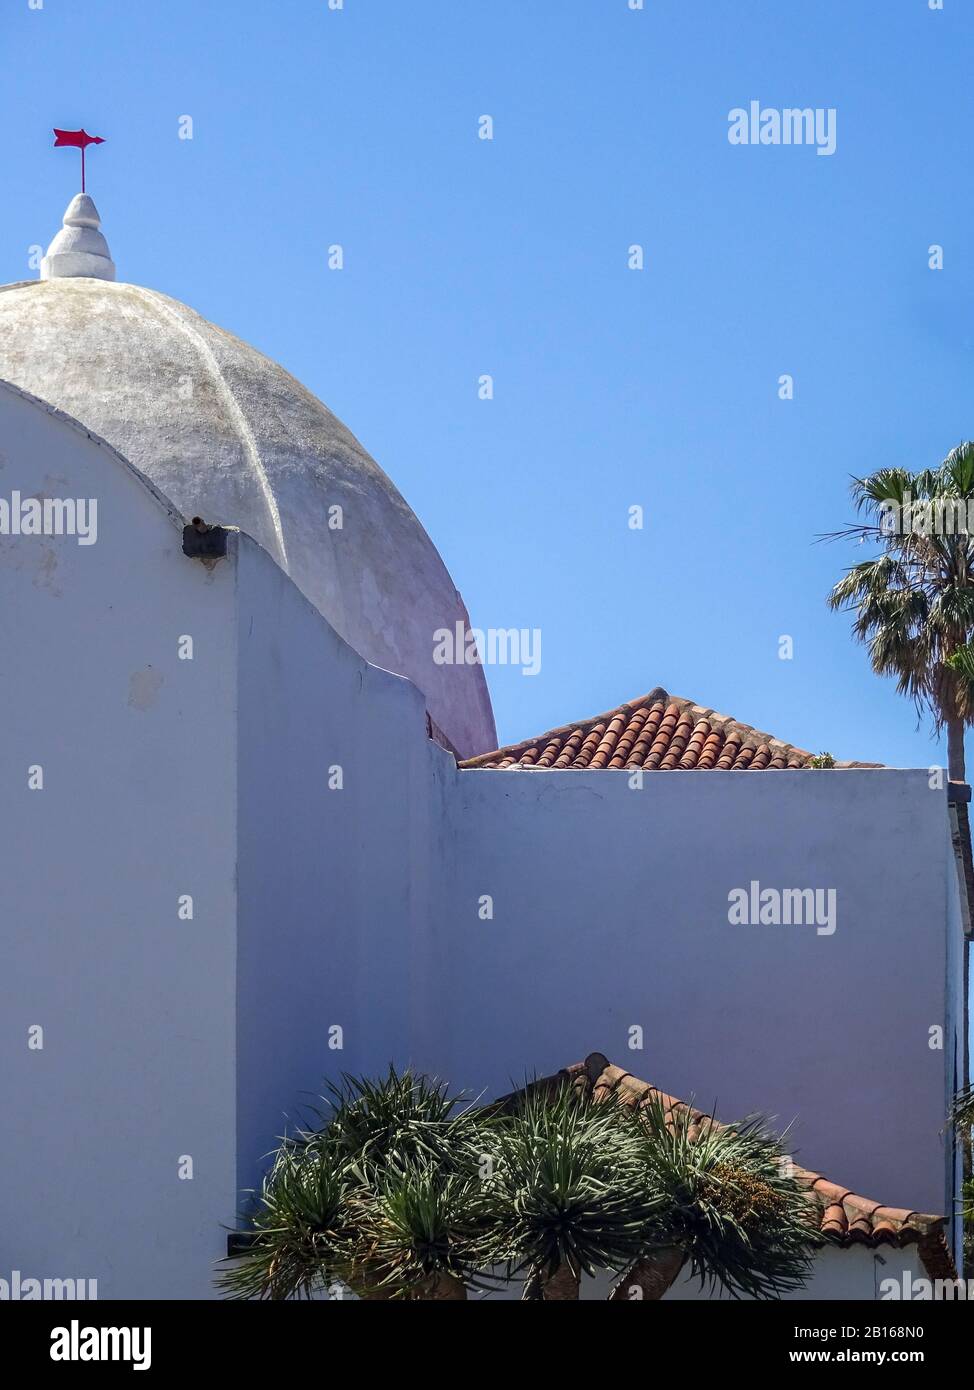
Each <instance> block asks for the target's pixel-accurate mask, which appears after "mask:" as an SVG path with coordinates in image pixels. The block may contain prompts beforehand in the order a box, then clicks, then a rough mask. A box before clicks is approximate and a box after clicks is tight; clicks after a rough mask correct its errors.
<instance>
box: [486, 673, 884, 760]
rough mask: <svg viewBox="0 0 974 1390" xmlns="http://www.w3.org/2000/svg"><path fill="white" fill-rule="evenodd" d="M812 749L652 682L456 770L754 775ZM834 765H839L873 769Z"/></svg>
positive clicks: (808, 756) (808, 755)
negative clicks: (609, 705) (637, 693)
mask: <svg viewBox="0 0 974 1390" xmlns="http://www.w3.org/2000/svg"><path fill="white" fill-rule="evenodd" d="M813 757H814V754H812V753H809V752H807V751H806V750H805V749H804V748H795V747H794V746H793V745H792V744H790V743H782V741H781V739H777V738H773V737H772V735H771V734H764V733H761V732H760V731H759V730H757V729H754V728H752V727H751V725H750V724H741V723H740V722H739V721H738V720H736V719H732V718H731V717H730V716H729V715H726V714H717V713H716V711H714V710H712V709H705V708H704V707H703V706H702V705H695V704H693V702H692V701H690V700H683V699H681V698H680V697H679V696H677V695H669V694H667V692H666V691H665V690H663V689H662V687H660V686H657V687H656V689H655V690H651V691H650V692H649V694H648V695H643V696H641V697H640V698H639V699H638V700H632V701H630V702H629V703H628V704H625V705H619V707H618V708H617V709H611V710H608V711H607V712H606V713H605V714H597V715H594V716H593V717H592V718H591V719H585V720H583V721H582V722H581V723H579V724H565V725H563V726H562V727H561V728H560V729H550V730H549V731H548V733H546V734H539V735H538V737H537V738H530V739H525V740H524V741H523V742H522V743H513V744H509V745H508V746H507V747H506V748H498V749H496V750H495V751H494V752H492V753H481V754H480V755H479V756H478V757H476V758H467V759H466V760H465V761H464V762H461V763H460V764H459V766H460V767H461V768H495V769H512V768H513V769H520V768H551V769H554V770H556V771H557V770H561V769H564V768H587V769H589V770H595V769H598V768H636V767H639V768H643V769H644V770H645V771H647V772H650V771H656V770H659V771H660V772H670V771H674V770H677V769H679V770H683V771H690V770H695V771H704V770H706V769H709V768H719V769H730V770H733V771H745V770H748V771H751V772H756V771H758V770H759V769H761V768H771V769H775V768H805V767H809V766H811V763H812V759H813ZM875 766H878V764H875V763H836V767H875Z"/></svg>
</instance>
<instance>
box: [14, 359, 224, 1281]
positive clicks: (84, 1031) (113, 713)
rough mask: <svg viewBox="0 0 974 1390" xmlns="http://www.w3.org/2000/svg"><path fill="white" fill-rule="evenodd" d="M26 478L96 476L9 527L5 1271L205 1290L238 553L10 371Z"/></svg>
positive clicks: (217, 1088) (213, 1242)
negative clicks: (33, 1044) (44, 521)
mask: <svg viewBox="0 0 974 1390" xmlns="http://www.w3.org/2000/svg"><path fill="white" fill-rule="evenodd" d="M17 489H19V490H20V491H21V492H22V493H23V494H24V495H30V494H35V495H40V496H48V497H72V498H75V497H82V498H90V497H94V498H96V499H97V502H98V539H97V542H96V543H95V544H94V545H90V546H79V545H78V544H77V542H76V540H75V539H74V538H73V537H69V536H61V537H55V536H52V537H34V536H19V537H17V536H0V590H2V601H0V708H2V712H3V716H2V717H3V722H2V737H0V844H2V850H0V856H2V864H3V870H2V878H3V912H2V935H3V944H2V964H0V1054H2V1058H0V1116H2V1120H0V1124H2V1130H3V1144H2V1149H3V1184H2V1192H0V1278H4V1279H9V1277H10V1274H11V1273H12V1271H13V1270H15V1269H18V1270H20V1271H21V1274H22V1276H23V1277H25V1278H30V1277H33V1278H43V1277H50V1278H55V1277H62V1278H84V1279H96V1280H97V1285H98V1293H99V1296H100V1297H105V1298H107V1297H113V1296H114V1297H119V1296H123V1295H124V1296H134V1297H149V1296H162V1297H174V1296H177V1295H179V1296H183V1297H190V1298H195V1297H204V1296H206V1294H207V1292H208V1290H209V1286H210V1270H209V1265H210V1262H211V1261H212V1260H213V1259H215V1258H216V1257H217V1256H218V1255H219V1254H220V1250H221V1246H222V1244H223V1235H222V1232H221V1231H220V1222H221V1221H227V1220H232V1217H233V1211H234V1199H233V1188H234V1184H235V1175H234V1154H235V1140H234V1125H235V1115H234V1112H235V1096H234V1026H233V1025H234V1010H235V1000H234V960H235V952H236V941H235V925H234V919H235V907H234V874H235V868H236V853H235V822H236V814H235V804H236V786H235V757H234V752H235V739H234V734H235V728H234V724H235V721H234V705H235V699H236V694H235V679H234V665H235V644H236V633H235V626H234V623H233V620H232V615H233V606H234V598H233V578H234V576H233V571H232V570H231V569H230V568H229V567H228V566H226V565H223V567H222V568H221V567H219V566H218V567H216V568H215V569H214V570H212V571H211V572H207V571H206V570H205V569H204V568H203V566H202V565H201V564H199V563H198V562H191V561H189V560H187V559H186V558H185V557H184V556H183V555H182V554H181V526H180V525H178V524H177V522H176V520H175V519H174V518H173V517H172V516H170V514H169V513H168V511H167V509H166V506H165V504H164V503H163V502H161V501H160V500H159V499H158V497H157V496H155V495H154V494H152V493H151V492H150V491H149V489H148V487H147V485H146V484H145V483H144V482H143V481H142V480H141V479H140V478H139V477H138V475H137V474H135V473H134V472H133V471H132V470H131V469H130V468H129V467H128V466H127V465H125V464H124V463H123V462H122V461H121V460H120V459H119V458H118V456H117V455H115V454H114V453H112V451H111V450H109V449H108V447H107V446H106V445H103V444H99V443H96V442H94V441H93V440H92V439H91V438H90V437H89V436H88V435H87V434H86V433H85V432H84V431H83V430H81V428H80V427H79V426H77V425H75V424H73V423H71V422H69V421H68V420H67V419H66V418H65V417H56V416H55V415H54V414H52V413H51V412H50V410H49V409H48V408H46V407H44V406H42V405H40V404H39V403H36V402H33V401H32V400H31V399H27V398H24V397H23V396H20V395H19V394H17V393H14V392H13V391H12V390H11V389H10V388H8V387H6V386H3V385H0V496H4V497H6V498H7V499H8V500H9V498H10V495H11V493H12V492H13V491H14V490H17ZM182 635H191V636H192V637H193V639H194V646H195V658H194V660H192V661H180V660H178V658H177V640H178V638H179V637H180V636H182ZM34 764H39V765H41V766H42V768H43V779H44V780H43V789H42V790H35V791H30V790H28V767H29V766H30V765H34ZM183 894H191V895H192V896H193V899H194V917H193V920H192V921H180V920H179V918H178V915H177V904H178V899H179V897H180V895H183ZM35 1025H40V1026H41V1027H42V1028H43V1030H44V1031H43V1049H41V1050H31V1049H29V1048H28V1030H29V1029H31V1028H32V1027H34V1026H35ZM182 1156H188V1157H190V1158H191V1159H192V1163H193V1177H192V1178H191V1179H187V1178H180V1177H179V1163H180V1158H181V1157H182ZM184 1171H185V1172H188V1171H189V1170H188V1167H187V1166H186V1165H185V1164H184Z"/></svg>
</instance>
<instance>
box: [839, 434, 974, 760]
mask: <svg viewBox="0 0 974 1390" xmlns="http://www.w3.org/2000/svg"><path fill="white" fill-rule="evenodd" d="M852 497H853V501H854V503H855V507H856V511H857V512H858V513H859V514H860V515H865V516H866V517H867V518H868V519H867V520H866V521H864V522H861V523H856V524H854V525H851V526H847V527H845V528H844V529H843V530H842V531H841V532H838V533H836V536H855V537H857V538H858V539H859V540H860V542H863V541H867V540H871V541H876V542H878V544H879V545H880V546H881V553H880V554H879V555H878V556H875V557H874V558H872V559H870V560H865V561H863V562H862V563H861V564H858V565H853V566H852V568H851V569H850V570H848V571H847V573H846V574H845V575H844V576H843V577H842V578H841V579H840V580H839V581H838V583H837V584H836V585H835V587H834V588H833V589H832V592H831V594H830V595H829V600H828V602H829V606H830V607H831V608H832V609H843V610H850V611H852V612H853V613H854V614H855V621H854V623H853V632H854V634H855V636H856V637H857V638H858V639H859V641H861V642H863V643H865V644H866V646H867V647H868V649H869V656H870V660H871V663H872V668H873V670H874V671H875V672H876V673H877V674H878V675H884V676H895V677H896V683H897V689H898V690H899V691H900V693H901V694H904V695H908V696H910V698H911V699H912V700H913V701H914V703H915V705H916V708H917V713H918V714H922V713H923V712H924V711H927V712H929V713H930V715H931V716H932V718H933V722H934V727H935V729H936V731H937V732H938V733H939V732H940V731H941V730H943V729H946V731H947V762H948V775H949V776H950V778H951V780H952V781H964V778H965V767H964V730H965V728H966V727H967V725H969V724H971V723H974V684H972V682H971V681H970V680H969V679H968V678H967V677H966V676H965V675H964V673H963V672H962V671H959V670H957V669H955V667H954V666H953V665H952V664H951V658H952V657H953V656H954V654H955V653H956V652H957V651H958V650H959V649H961V648H962V647H964V646H965V645H966V644H967V642H968V641H969V640H970V639H971V637H972V636H974V524H972V527H971V530H970V531H969V530H968V511H969V509H970V511H971V515H972V521H974V443H970V442H967V443H963V444H960V445H958V447H957V448H956V449H953V450H952V451H951V452H950V453H949V454H948V455H947V457H946V458H945V459H944V461H943V462H942V463H941V464H940V466H939V467H938V468H936V469H924V470H922V471H921V472H918V473H911V472H909V471H908V470H906V469H902V468H880V469H878V470H877V471H876V472H875V473H871V474H869V475H868V476H867V477H864V478H854V479H853V481H852ZM969 504H970V506H969ZM836 536H833V537H832V539H835V538H836Z"/></svg>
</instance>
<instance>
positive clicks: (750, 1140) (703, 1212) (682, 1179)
mask: <svg viewBox="0 0 974 1390" xmlns="http://www.w3.org/2000/svg"><path fill="white" fill-rule="evenodd" d="M630 1114H631V1115H632V1123H633V1126H634V1130H635V1133H636V1135H637V1142H638V1145H639V1148H640V1150H641V1156H642V1161H643V1163H644V1165H645V1177H644V1182H645V1183H646V1185H647V1186H648V1187H649V1188H650V1189H651V1190H652V1191H653V1192H654V1194H655V1195H656V1198H657V1204H656V1207H655V1210H654V1216H653V1220H652V1222H651V1224H650V1226H649V1228H648V1231H647V1234H646V1237H645V1248H644V1250H643V1252H642V1253H641V1254H640V1256H639V1258H638V1259H637V1260H636V1261H635V1263H634V1264H633V1265H632V1266H631V1267H630V1268H629V1269H628V1270H627V1272H626V1274H625V1275H624V1277H623V1278H622V1279H621V1280H620V1281H619V1283H618V1284H617V1285H616V1287H615V1289H614V1290H613V1292H612V1294H611V1298H612V1299H613V1300H615V1301H621V1300H631V1299H652V1300H655V1299H660V1298H662V1297H663V1295H664V1294H665V1293H666V1291H667V1290H668V1289H669V1288H670V1286H671V1285H672V1284H673V1282H674V1281H675V1280H676V1278H677V1276H678V1275H679V1274H680V1272H681V1271H682V1269H683V1268H684V1266H685V1265H687V1264H689V1266H690V1270H691V1273H692V1274H693V1275H695V1276H696V1277H697V1278H699V1280H700V1283H701V1286H703V1285H705V1284H706V1285H708V1286H709V1287H710V1288H713V1287H715V1286H720V1287H721V1288H723V1289H725V1290H726V1291H727V1292H729V1293H730V1294H732V1295H733V1296H734V1297H740V1296H745V1297H750V1298H778V1297H780V1296H781V1294H782V1293H786V1292H788V1291H790V1290H793V1289H797V1288H800V1287H801V1286H802V1285H803V1284H804V1282H805V1280H806V1279H807V1277H808V1274H809V1272H810V1269H811V1261H812V1258H813V1255H814V1252H815V1250H816V1249H817V1248H818V1246H819V1245H820V1244H821V1237H820V1235H819V1227H818V1222H817V1220H816V1219H815V1210H814V1204H813V1203H811V1202H810V1201H809V1198H808V1194H807V1193H806V1192H805V1190H804V1189H803V1188H802V1187H801V1186H800V1184H799V1183H798V1182H797V1181H796V1180H795V1179H794V1178H793V1177H792V1176H791V1170H790V1165H789V1164H788V1162H787V1161H786V1160H785V1159H784V1157H783V1155H782V1151H781V1145H780V1142H779V1141H777V1140H775V1139H774V1138H773V1137H772V1136H771V1134H770V1133H769V1132H768V1131H767V1129H766V1128H765V1125H764V1122H763V1121H762V1120H761V1119H760V1117H752V1118H750V1119H748V1120H745V1121H743V1122H741V1123H740V1124H737V1125H727V1126H725V1125H720V1124H717V1123H716V1121H715V1120H714V1118H713V1116H710V1117H707V1116H701V1115H699V1114H697V1113H696V1112H695V1111H693V1110H691V1109H690V1108H689V1107H687V1106H668V1105H667V1104H666V1102H665V1101H664V1099H663V1098H662V1097H660V1095H659V1094H658V1093H654V1092H648V1093H647V1098H646V1099H645V1100H644V1101H643V1102H642V1103H641V1104H640V1105H639V1106H638V1107H633V1108H632V1109H631V1110H630Z"/></svg>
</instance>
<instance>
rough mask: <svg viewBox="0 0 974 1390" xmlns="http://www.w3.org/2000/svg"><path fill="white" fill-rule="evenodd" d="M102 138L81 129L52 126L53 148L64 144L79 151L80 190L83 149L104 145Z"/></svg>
mask: <svg viewBox="0 0 974 1390" xmlns="http://www.w3.org/2000/svg"><path fill="white" fill-rule="evenodd" d="M104 143H105V142H104V140H103V139H102V137H101V136H100V135H89V134H88V132H87V131H86V130H84V129H82V130H58V128H57V126H55V127H54V148H55V149H56V150H57V149H61V148H62V147H63V146H65V145H70V146H71V147H72V148H73V149H76V150H80V151H81V191H82V193H84V191H85V150H86V149H87V148H88V146H89V145H104Z"/></svg>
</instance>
